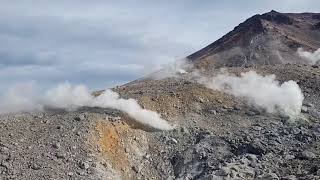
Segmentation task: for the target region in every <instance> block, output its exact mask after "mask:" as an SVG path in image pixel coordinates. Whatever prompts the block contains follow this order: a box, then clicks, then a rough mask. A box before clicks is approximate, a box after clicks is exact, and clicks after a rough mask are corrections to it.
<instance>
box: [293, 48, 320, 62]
mask: <svg viewBox="0 0 320 180" xmlns="http://www.w3.org/2000/svg"><path fill="white" fill-rule="evenodd" d="M298 54H299V56H301V57H302V58H304V59H306V60H308V61H309V62H310V63H311V64H316V63H317V62H318V61H320V48H319V49H318V50H316V51H314V52H308V51H304V50H303V49H302V48H299V49H298Z"/></svg>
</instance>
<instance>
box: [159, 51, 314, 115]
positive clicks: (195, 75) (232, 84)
mask: <svg viewBox="0 0 320 180" xmlns="http://www.w3.org/2000/svg"><path fill="white" fill-rule="evenodd" d="M314 54H316V53H314ZM168 67H171V70H170V68H169V70H163V71H162V72H170V73H164V74H165V75H166V76H164V77H172V76H177V75H179V74H177V71H176V70H177V69H178V70H179V69H182V70H183V72H185V73H188V71H189V72H191V73H188V75H189V76H190V77H191V78H192V79H194V80H195V81H197V82H198V83H200V84H203V85H205V86H206V87H208V88H211V89H214V90H219V91H223V92H225V93H228V94H232V95H234V96H236V97H242V98H245V99H246V100H247V101H248V102H249V103H250V104H252V105H254V106H256V107H259V108H263V109H265V110H266V111H267V112H269V113H281V114H285V115H288V116H290V117H295V116H297V115H298V114H300V111H301V107H302V102H303V99H304V97H303V93H302V91H301V89H300V87H299V85H298V84H297V83H296V82H295V81H287V82H284V83H283V84H280V82H278V81H277V80H276V77H275V75H267V76H262V75H259V74H257V73H256V72H254V71H250V72H247V73H242V74H241V77H237V76H235V75H231V74H228V73H225V72H222V73H218V74H217V75H215V76H213V77H208V76H207V75H203V74H202V73H201V72H200V71H198V70H192V65H191V64H190V63H188V62H187V61H186V60H179V61H178V62H177V63H175V64H174V65H172V66H168ZM172 67H174V68H172ZM172 69H173V70H175V71H173V70H172ZM172 72H175V73H172ZM172 74H173V75H172Z"/></svg>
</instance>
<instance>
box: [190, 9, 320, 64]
mask: <svg viewBox="0 0 320 180" xmlns="http://www.w3.org/2000/svg"><path fill="white" fill-rule="evenodd" d="M300 47H301V48H304V49H305V50H308V51H314V50H317V49H318V48H320V14H319V13H302V14H292V13H279V12H276V11H271V12H269V13H265V14H262V15H255V16H253V17H251V18H249V19H247V20H246V21H245V22H243V23H241V24H239V25H238V26H237V27H235V28H234V30H233V31H231V32H229V33H228V34H226V35H225V36H223V37H222V38H220V39H218V40H217V41H215V42H214V43H212V44H210V45H208V46H207V47H205V48H203V49H201V50H199V51H197V52H195V53H193V54H191V55H190V56H188V59H190V60H191V61H192V62H193V63H195V64H197V65H198V66H199V67H202V66H203V67H208V68H212V67H221V66H251V65H268V64H285V63H307V62H306V61H305V60H304V59H302V58H300V57H299V56H298V54H297V49H298V48H300Z"/></svg>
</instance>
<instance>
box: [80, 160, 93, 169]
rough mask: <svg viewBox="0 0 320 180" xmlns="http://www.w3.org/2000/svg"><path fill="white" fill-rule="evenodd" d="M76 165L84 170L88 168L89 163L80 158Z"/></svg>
mask: <svg viewBox="0 0 320 180" xmlns="http://www.w3.org/2000/svg"><path fill="white" fill-rule="evenodd" d="M78 166H79V167H80V168H81V169H84V170H86V169H88V168H89V167H90V165H89V163H88V162H86V161H82V160H80V161H79V162H78Z"/></svg>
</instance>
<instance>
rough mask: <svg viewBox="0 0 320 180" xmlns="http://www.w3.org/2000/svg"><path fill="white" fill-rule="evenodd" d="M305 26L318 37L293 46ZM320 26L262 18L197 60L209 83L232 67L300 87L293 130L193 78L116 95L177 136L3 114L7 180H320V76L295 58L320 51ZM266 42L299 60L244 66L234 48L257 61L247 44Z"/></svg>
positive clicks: (0, 132)
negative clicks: (221, 70) (150, 114)
mask: <svg viewBox="0 0 320 180" xmlns="http://www.w3.org/2000/svg"><path fill="white" fill-rule="evenodd" d="M297 21H299V23H298V24H299V25H300V26H301V27H300V28H307V30H306V31H307V32H313V33H314V34H308V35H304V36H303V37H300V36H298V35H299V33H298V32H296V33H295V38H296V39H294V38H293V35H292V34H290V33H292V32H294V31H296V30H297V28H298V27H296V24H297ZM317 22H319V18H318V15H317V14H280V13H277V12H270V13H267V14H264V15H258V16H254V17H253V18H251V19H249V20H247V21H246V22H244V23H243V24H242V25H239V26H238V27H237V28H235V30H234V31H233V32H231V33H229V34H228V35H226V36H225V37H223V38H222V39H220V40H218V41H217V42H215V43H213V44H212V45H209V46H208V47H207V48H206V49H205V50H201V51H199V52H197V53H195V54H194V55H191V56H190V57H189V58H190V59H191V60H192V62H193V63H194V64H195V68H199V69H202V70H204V72H205V73H206V74H207V75H212V74H215V73H216V68H218V67H219V66H223V67H226V66H225V65H227V64H228V63H231V66H232V67H226V70H227V71H229V72H230V73H235V74H239V73H240V72H247V71H249V70H254V71H256V72H258V73H259V74H275V75H276V77H277V79H278V80H279V81H280V82H284V81H288V80H295V81H297V82H298V84H299V86H300V88H301V89H302V91H303V94H304V97H305V99H304V102H303V104H304V105H303V108H302V113H301V116H300V117H299V118H298V119H296V120H294V121H293V120H291V119H288V118H287V117H285V116H282V115H279V114H271V113H267V112H265V111H264V110H262V109H260V108H257V107H254V106H252V105H250V104H248V103H247V101H246V100H245V99H244V98H241V97H235V96H232V95H229V94H226V93H224V92H221V91H217V90H212V89H208V88H206V87H205V86H203V85H201V84H199V83H198V82H197V81H195V80H194V78H193V76H191V75H190V74H182V75H180V76H178V77H171V78H165V79H160V80H154V79H151V78H145V79H141V80H137V81H133V82H131V83H128V84H125V85H122V86H117V87H115V88H114V89H113V90H114V91H116V92H118V93H119V94H120V95H121V97H123V98H134V99H136V100H137V101H138V102H139V104H140V105H141V106H142V107H144V108H146V109H150V110H153V111H156V112H158V113H160V114H161V116H162V117H163V118H164V119H166V120H168V121H169V122H170V123H172V124H175V125H176V128H175V129H173V130H171V131H158V130H155V129H152V128H149V127H146V126H144V125H142V124H139V123H137V122H136V121H135V120H133V119H131V118H130V117H128V115H127V114H125V113H123V112H120V111H117V110H114V109H102V108H87V107H83V108H80V109H78V110H76V111H65V110H62V109H48V110H47V111H45V112H28V113H19V114H4V115H1V116H0V179H213V180H215V179H287V180H289V179H290V180H294V179H320V91H319V90H320V68H319V66H317V65H313V66H311V65H306V64H304V62H303V61H302V60H301V59H298V56H295V55H293V54H292V52H295V51H296V48H297V47H300V46H301V47H304V48H309V49H316V48H318V47H319V42H320V40H319V39H318V40H317V41H316V42H313V41H311V40H310V39H312V38H313V39H315V38H314V37H318V36H317V32H316V30H315V29H312V27H313V26H314V28H317ZM266 24H269V25H268V26H266ZM271 26H272V28H274V30H277V31H280V30H281V31H283V33H286V34H287V36H288V39H286V40H285V38H283V37H284V36H283V35H281V34H279V33H274V34H270V33H271V31H270V32H269V30H268V31H267V30H266V29H265V28H266V27H269V28H271ZM243 28H249V29H250V31H248V29H246V30H243ZM272 28H271V29H272ZM298 29H299V28H298ZM300 31H301V33H302V31H304V29H303V30H301V29H300V30H299V32H300ZM239 33H240V34H239ZM259 33H260V34H261V33H262V34H263V36H265V37H268V38H269V37H272V38H273V39H272V40H270V41H269V40H268V41H261V44H260V45H266V44H268V42H271V41H273V40H274V39H276V38H279V39H278V40H281V43H282V44H285V45H283V47H284V49H279V52H281V53H284V52H286V51H287V50H288V52H286V53H287V55H288V56H284V55H283V54H282V56H283V58H284V59H287V58H289V54H290V53H291V54H292V56H294V57H296V58H297V59H288V62H289V61H290V63H291V64H284V63H283V62H280V61H279V59H273V56H271V54H270V53H271V52H270V49H268V48H266V49H264V50H262V52H263V53H262V54H259V53H261V52H260V51H259V52H256V53H257V54H259V56H252V59H251V60H250V61H248V66H246V65H244V66H242V65H243V64H240V63H238V62H239V61H238V60H239V59H237V57H238V55H235V56H233V54H232V53H231V51H232V52H233V51H234V50H232V49H234V47H240V48H241V53H249V54H250V53H251V51H247V50H248V49H250V47H249V44H250V43H249V44H248V42H247V40H248V39H250V38H251V37H253V35H256V34H259ZM266 34H269V35H266ZM305 34H307V33H305ZM313 36H314V37H313ZM259 37H261V36H259ZM293 39H294V40H293ZM260 40H261V39H260ZM260 40H259V41H260ZM296 42H297V43H299V44H295V43H296ZM290 44H291V45H293V46H291V45H290ZM209 47H210V48H209ZM257 47H258V46H256V47H255V48H257ZM289 50H290V51H289ZM223 53H226V54H230V56H229V57H228V58H226V57H225V56H222V54H223ZM257 54H256V55H257ZM266 54H269V55H270V58H266V57H267V56H264V55H266ZM246 55H248V54H246ZM217 57H219V58H217ZM220 57H222V58H221V59H220ZM271 59H272V61H271ZM300 60H301V61H300ZM262 62H267V63H266V64H270V65H264V63H262ZM294 62H298V63H294ZM249 64H254V65H255V66H249ZM99 94H101V92H96V93H95V95H96V96H98V95H99Z"/></svg>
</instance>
